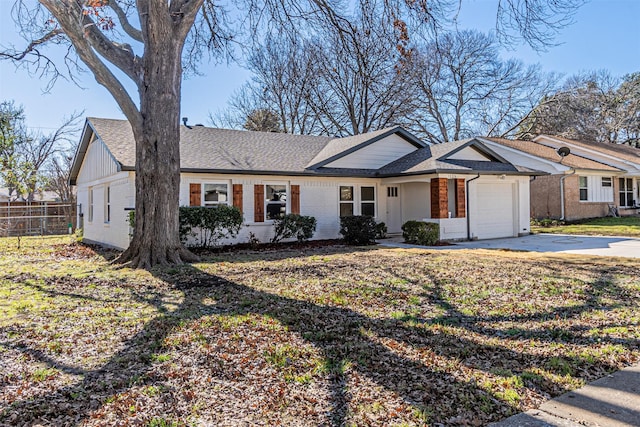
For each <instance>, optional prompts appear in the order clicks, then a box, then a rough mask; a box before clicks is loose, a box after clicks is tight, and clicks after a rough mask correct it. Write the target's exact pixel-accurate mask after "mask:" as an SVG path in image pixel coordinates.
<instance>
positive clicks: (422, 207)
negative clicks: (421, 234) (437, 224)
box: [401, 182, 431, 224]
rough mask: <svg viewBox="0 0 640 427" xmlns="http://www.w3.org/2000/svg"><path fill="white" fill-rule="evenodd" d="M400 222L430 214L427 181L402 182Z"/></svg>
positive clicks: (429, 191)
mask: <svg viewBox="0 0 640 427" xmlns="http://www.w3.org/2000/svg"><path fill="white" fill-rule="evenodd" d="M401 197H402V223H403V224H404V223H405V222H407V221H411V220H413V221H421V220H422V219H423V218H428V217H430V216H431V186H430V184H429V183H428V182H408V183H405V184H402V188H401Z"/></svg>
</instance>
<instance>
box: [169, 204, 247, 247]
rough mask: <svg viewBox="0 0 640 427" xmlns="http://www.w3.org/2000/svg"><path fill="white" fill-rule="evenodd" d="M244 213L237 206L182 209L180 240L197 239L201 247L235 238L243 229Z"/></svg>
mask: <svg viewBox="0 0 640 427" xmlns="http://www.w3.org/2000/svg"><path fill="white" fill-rule="evenodd" d="M242 221H243V220H242V212H240V209H238V208H237V207H235V206H227V205H217V206H215V207H203V206H195V207H193V206H189V207H187V206H182V207H180V240H181V241H182V242H183V243H186V242H187V239H188V238H189V237H194V238H195V239H196V245H198V246H201V247H203V248H204V247H211V246H215V245H216V244H217V242H218V240H220V239H223V238H226V237H235V236H236V235H237V234H238V231H240V228H241V227H242Z"/></svg>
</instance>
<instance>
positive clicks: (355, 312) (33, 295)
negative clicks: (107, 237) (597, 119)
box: [0, 238, 640, 427]
mask: <svg viewBox="0 0 640 427" xmlns="http://www.w3.org/2000/svg"><path fill="white" fill-rule="evenodd" d="M15 243H16V241H15V239H0V425H17V426H21V425H35V424H42V425H56V426H64V425H87V426H105V425H114V426H115V425H141V426H156V427H161V426H183V425H220V426H232V425H238V426H248V425H269V426H271V425H285V426H291V425H293V426H295V425H300V426H317V425H336V426H341V425H357V426H368V425H370V426H391V425H396V426H413V425H472V426H473V425H485V424H487V423H489V422H491V421H496V420H500V419H503V418H505V417H507V416H509V415H512V414H515V413H517V412H519V411H524V410H527V409H530V408H534V407H536V406H538V405H539V404H540V403H541V402H543V401H544V400H546V399H549V398H550V397H553V396H557V395H558V394H561V393H563V392H565V391H566V390H570V389H573V388H576V387H580V386H581V385H583V384H584V383H585V382H588V381H591V380H594V379H596V378H599V377H602V376H604V375H605V374H607V373H608V372H611V371H614V370H617V369H620V368H622V367H624V366H628V365H630V364H633V363H636V362H638V361H639V360H640V326H639V322H640V311H639V310H638V306H639V305H640V279H639V278H640V261H632V260H628V259H624V260H623V259H619V260H617V259H613V258H611V259H599V258H593V257H580V256H554V257H549V256H546V255H543V254H532V253H521V252H504V251H495V252H490V251H464V250H456V251H446V250H440V251H430V250H402V249H388V248H386V249H381V248H377V247H373V248H348V247H342V246H330V247H321V248H306V249H304V248H300V249H286V250H283V251H265V252H239V253H228V254H219V255H215V254H214V255H210V256H208V257H206V256H205V257H204V259H203V262H201V263H198V264H194V265H192V266H185V267H181V268H171V269H159V270H157V271H154V272H151V273H149V272H145V271H131V270H127V269H120V270H118V269H115V268H113V267H112V266H110V265H109V263H108V261H107V260H106V259H105V257H106V258H109V257H110V256H112V254H109V253H99V252H94V251H93V250H92V249H91V248H87V247H84V246H81V245H77V244H74V243H72V242H71V240H68V239H67V238H44V239H42V238H30V239H23V241H22V248H21V249H20V250H17V249H16V248H15Z"/></svg>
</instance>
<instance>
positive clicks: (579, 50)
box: [0, 0, 640, 133]
mask: <svg viewBox="0 0 640 427" xmlns="http://www.w3.org/2000/svg"><path fill="white" fill-rule="evenodd" d="M12 4H13V1H12V0H0V45H1V46H7V45H11V44H13V45H15V46H25V45H26V42H24V41H23V40H22V39H21V38H20V37H19V36H18V34H17V32H16V29H15V24H14V23H13V21H12V20H11V16H10V13H11V6H12ZM496 7H497V0H462V6H461V10H460V14H459V17H458V25H459V27H460V28H472V29H477V30H480V31H491V30H493V29H495V14H496ZM574 21H575V22H574V23H573V24H572V25H570V26H568V27H566V28H564V29H563V30H562V31H561V32H560V34H558V36H557V38H556V42H557V43H558V46H554V47H551V48H549V49H548V50H547V51H546V52H535V51H533V50H532V49H531V48H529V47H528V46H523V45H520V46H516V47H515V48H511V49H509V50H507V49H504V50H503V52H502V55H503V57H504V58H517V59H520V60H522V61H523V62H524V63H525V64H535V63H539V64H541V66H542V68H543V70H544V71H548V72H552V71H553V72H559V73H562V74H564V75H567V76H568V75H573V74H576V73H579V72H582V71H590V70H600V69H606V70H609V72H610V73H611V74H612V75H613V76H623V75H625V74H628V73H632V72H635V71H640V25H639V24H638V23H639V22H640V0H591V1H590V2H589V3H587V4H586V5H584V6H583V7H582V8H581V9H580V10H579V11H578V13H577V14H576V16H575V18H574ZM200 72H201V75H200V76H195V77H194V76H191V77H186V78H185V80H184V82H183V92H182V116H183V117H188V118H189V123H191V124H196V123H202V124H205V125H208V124H209V123H208V119H207V117H208V115H209V113H210V112H211V113H215V112H217V111H219V110H223V109H224V108H225V107H226V104H227V101H228V100H229V98H230V97H231V96H232V95H233V93H234V92H235V91H237V90H238V89H239V88H240V87H241V86H242V84H243V83H244V82H246V81H247V80H248V79H250V77H251V75H250V73H249V72H248V71H246V70H244V69H242V68H240V67H239V66H237V65H233V64H232V65H226V64H213V63H207V62H204V63H203V64H202V66H201V68H200ZM78 80H79V82H80V85H81V86H82V87H78V86H77V85H76V84H74V83H72V82H69V81H64V80H58V81H57V82H56V84H55V85H54V86H53V88H52V89H51V90H49V91H48V92H45V89H46V87H47V82H48V80H46V79H41V78H39V77H38V76H34V75H29V74H28V73H27V72H26V71H25V70H24V69H17V70H16V68H15V66H14V65H13V64H11V63H10V62H7V61H2V62H0V100H14V101H15V103H16V104H18V105H22V106H23V107H24V110H25V113H26V117H27V126H28V127H29V128H31V129H33V130H36V131H37V130H40V131H42V132H45V133H47V132H51V131H53V130H55V129H56V128H57V127H58V126H59V124H60V123H61V122H62V121H63V119H64V117H66V116H69V115H70V114H71V113H72V112H74V111H78V112H80V111H83V110H84V115H85V116H87V117H104V118H124V116H123V115H122V113H121V112H120V109H119V108H118V106H117V104H116V103H115V101H114V100H113V99H112V98H111V96H110V95H109V93H108V92H107V91H106V90H105V89H104V88H102V87H101V86H100V85H98V84H97V83H96V82H95V80H94V79H93V77H92V76H91V75H90V74H89V73H88V72H87V73H84V74H83V75H81V76H80V77H79V79H78Z"/></svg>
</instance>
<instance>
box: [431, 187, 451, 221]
mask: <svg viewBox="0 0 640 427" xmlns="http://www.w3.org/2000/svg"><path fill="white" fill-rule="evenodd" d="M448 216H449V195H448V194H447V179H446V178H432V179H431V218H447V217H448Z"/></svg>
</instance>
